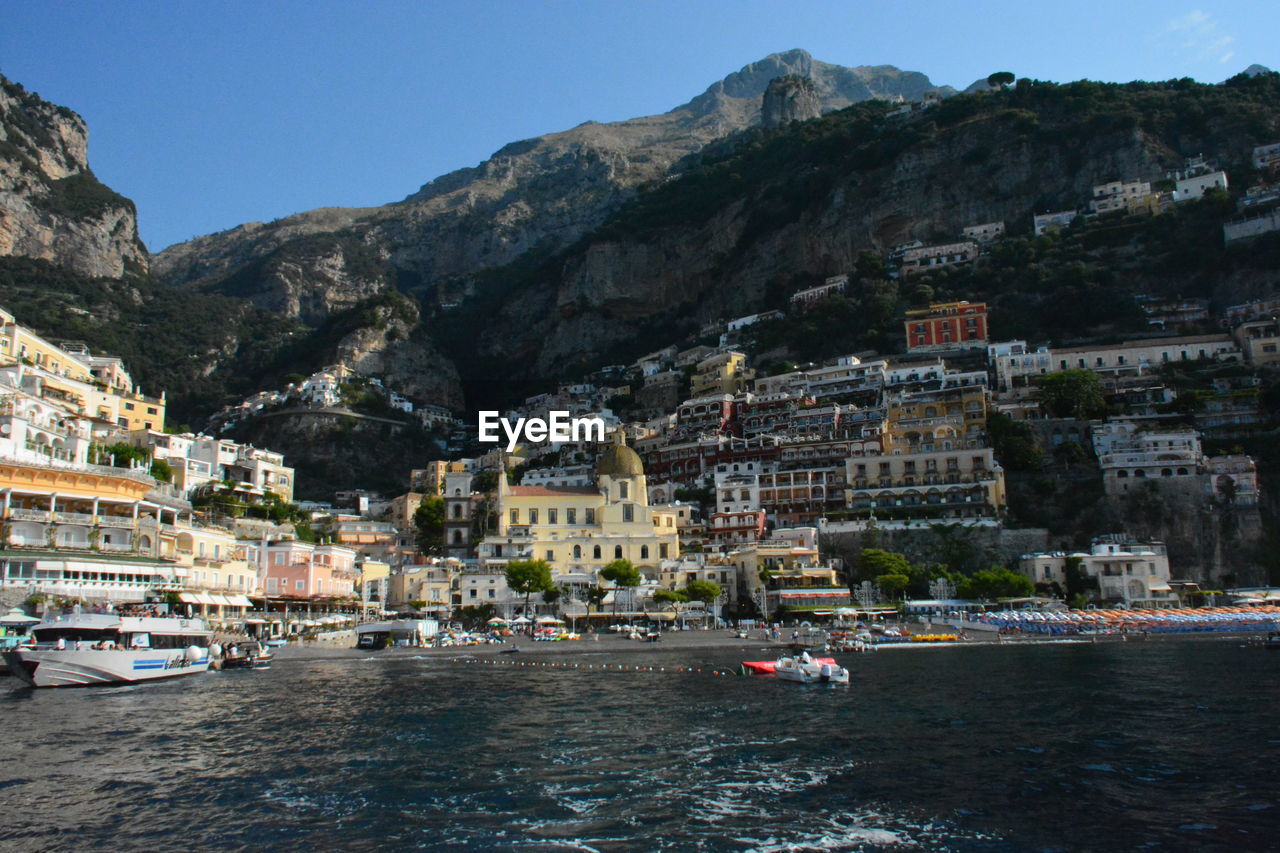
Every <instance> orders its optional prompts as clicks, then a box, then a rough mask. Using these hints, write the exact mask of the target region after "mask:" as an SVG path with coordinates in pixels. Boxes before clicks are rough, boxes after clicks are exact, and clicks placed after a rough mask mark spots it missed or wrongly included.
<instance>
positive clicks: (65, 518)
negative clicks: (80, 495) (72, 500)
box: [53, 512, 98, 524]
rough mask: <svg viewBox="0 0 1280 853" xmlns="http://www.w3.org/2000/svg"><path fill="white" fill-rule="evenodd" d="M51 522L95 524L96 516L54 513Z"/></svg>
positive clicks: (77, 513)
mask: <svg viewBox="0 0 1280 853" xmlns="http://www.w3.org/2000/svg"><path fill="white" fill-rule="evenodd" d="M53 520H54V521H60V522H63V523H65V524H96V523H97V521H98V519H97V517H96V516H94V515H93V514H92V513H86V512H55V513H54V514H53Z"/></svg>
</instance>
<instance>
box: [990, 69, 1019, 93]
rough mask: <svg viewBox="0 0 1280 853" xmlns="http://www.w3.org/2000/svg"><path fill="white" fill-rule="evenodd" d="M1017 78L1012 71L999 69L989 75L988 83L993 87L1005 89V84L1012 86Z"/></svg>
mask: <svg viewBox="0 0 1280 853" xmlns="http://www.w3.org/2000/svg"><path fill="white" fill-rule="evenodd" d="M1016 79H1017V78H1016V77H1014V75H1013V72H1012V71H997V72H995V73H994V74H991V75H989V76H988V77H987V85H988V86H990V87H991V88H992V89H995V88H1000V89H1003V88H1004V87H1005V86H1012V85H1013V81H1014V80H1016Z"/></svg>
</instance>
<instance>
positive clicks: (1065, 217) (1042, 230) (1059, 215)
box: [1032, 210, 1080, 237]
mask: <svg viewBox="0 0 1280 853" xmlns="http://www.w3.org/2000/svg"><path fill="white" fill-rule="evenodd" d="M1079 213H1080V212H1079V211H1077V210H1057V211H1054V212H1052V213H1037V214H1036V215H1035V216H1034V217H1033V218H1032V226H1033V230H1034V232H1035V235H1036V236H1037V237H1041V236H1043V235H1045V234H1052V233H1056V232H1058V231H1061V230H1063V229H1064V228H1066V227H1067V226H1068V225H1070V224H1071V222H1072V220H1074V219H1075V218H1076V217H1077V216H1078V215H1079Z"/></svg>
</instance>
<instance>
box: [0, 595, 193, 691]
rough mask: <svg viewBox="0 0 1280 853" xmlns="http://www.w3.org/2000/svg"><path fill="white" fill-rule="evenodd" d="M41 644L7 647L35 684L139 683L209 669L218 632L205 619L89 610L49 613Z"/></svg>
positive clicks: (18, 669)
mask: <svg viewBox="0 0 1280 853" xmlns="http://www.w3.org/2000/svg"><path fill="white" fill-rule="evenodd" d="M31 636H32V637H33V638H34V640H35V645H34V646H31V647H26V648H17V649H14V650H11V651H6V652H4V659H5V662H6V663H8V664H9V669H10V670H11V671H12V673H13V674H14V675H15V676H17V677H18V678H20V679H22V680H23V681H25V682H26V683H27V684H29V685H31V686H32V687H81V686H85V685H90V684H134V683H137V682H140V681H155V680H158V679H162V678H174V677H177V676H180V675H195V674H196V673H201V672H205V671H206V670H208V669H209V660H210V658H209V646H210V642H211V637H212V633H211V632H210V631H209V630H208V628H207V627H206V626H205V623H204V621H203V620H201V619H176V618H172V617H168V616H118V615H115V614H112V613H85V614H79V613H77V614H73V615H69V616H59V617H57V618H55V619H46V620H45V621H43V622H40V623H38V624H36V625H34V626H32V629H31Z"/></svg>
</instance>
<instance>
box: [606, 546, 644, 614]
mask: <svg viewBox="0 0 1280 853" xmlns="http://www.w3.org/2000/svg"><path fill="white" fill-rule="evenodd" d="M600 577H602V578H604V579H605V580H607V581H609V582H611V583H612V584H613V585H614V586H615V587H618V588H627V589H630V588H632V587H637V586H639V585H640V584H641V583H642V582H643V581H644V577H643V576H642V575H641V574H640V570H639V569H637V568H636V567H635V566H633V565H632V564H631V561H630V560H625V559H624V560H614V561H613V562H611V563H609V564H608V565H607V566H605V567H604V568H603V569H601V570H600ZM613 612H614V614H615V615H616V614H617V612H618V596H617V593H615V594H614V596H613Z"/></svg>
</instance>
